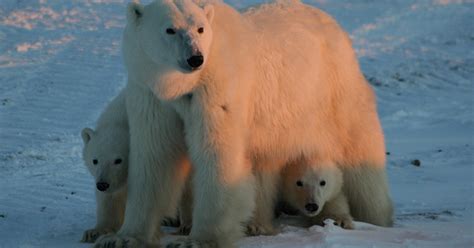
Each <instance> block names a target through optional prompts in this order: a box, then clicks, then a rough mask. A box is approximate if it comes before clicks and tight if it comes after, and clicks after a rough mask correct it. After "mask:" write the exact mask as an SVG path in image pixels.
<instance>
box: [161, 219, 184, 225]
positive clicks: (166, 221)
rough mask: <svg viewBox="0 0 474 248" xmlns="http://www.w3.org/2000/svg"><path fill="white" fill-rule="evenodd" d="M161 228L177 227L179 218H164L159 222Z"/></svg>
mask: <svg viewBox="0 0 474 248" xmlns="http://www.w3.org/2000/svg"><path fill="white" fill-rule="evenodd" d="M161 225H162V226H171V227H179V225H180V223H179V218H171V217H166V218H164V219H163V220H162V221H161Z"/></svg>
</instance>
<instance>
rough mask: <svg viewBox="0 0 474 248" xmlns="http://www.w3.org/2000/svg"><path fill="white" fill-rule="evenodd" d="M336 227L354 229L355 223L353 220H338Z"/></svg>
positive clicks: (335, 222) (335, 223)
mask: <svg viewBox="0 0 474 248" xmlns="http://www.w3.org/2000/svg"><path fill="white" fill-rule="evenodd" d="M334 225H336V226H340V227H342V228H344V229H354V223H353V222H352V220H351V219H342V218H341V219H336V220H335V221H334Z"/></svg>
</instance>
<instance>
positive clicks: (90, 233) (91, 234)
mask: <svg viewBox="0 0 474 248" xmlns="http://www.w3.org/2000/svg"><path fill="white" fill-rule="evenodd" d="M107 233H113V231H112V230H107V229H96V228H93V229H89V230H86V231H85V232H84V234H83V235H82V239H81V242H83V243H94V242H95V241H96V240H97V238H99V237H100V236H102V235H104V234H107Z"/></svg>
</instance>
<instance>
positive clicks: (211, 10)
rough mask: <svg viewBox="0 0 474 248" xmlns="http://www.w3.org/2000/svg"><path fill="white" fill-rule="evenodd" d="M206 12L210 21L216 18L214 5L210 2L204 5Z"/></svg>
mask: <svg viewBox="0 0 474 248" xmlns="http://www.w3.org/2000/svg"><path fill="white" fill-rule="evenodd" d="M204 14H205V15H206V18H207V20H208V21H209V23H212V20H213V19H214V6H212V5H210V4H209V5H206V7H204Z"/></svg>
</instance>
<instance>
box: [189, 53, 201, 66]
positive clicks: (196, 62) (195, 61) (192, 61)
mask: <svg viewBox="0 0 474 248" xmlns="http://www.w3.org/2000/svg"><path fill="white" fill-rule="evenodd" d="M186 62H187V63H188V65H189V66H190V67H191V69H192V70H197V69H199V67H201V65H202V64H203V63H204V56H202V54H201V53H198V54H196V55H192V56H191V57H189V58H188V59H187V60H186Z"/></svg>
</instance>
